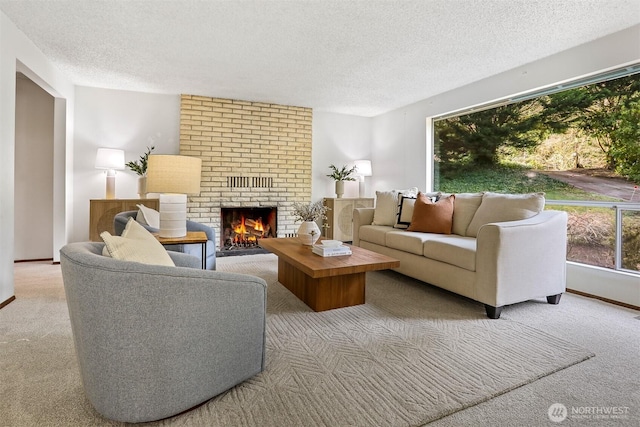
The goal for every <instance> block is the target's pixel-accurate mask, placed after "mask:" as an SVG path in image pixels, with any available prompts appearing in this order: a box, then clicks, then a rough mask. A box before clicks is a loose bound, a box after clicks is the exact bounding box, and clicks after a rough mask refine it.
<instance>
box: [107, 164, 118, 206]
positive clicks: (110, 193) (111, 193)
mask: <svg viewBox="0 0 640 427" xmlns="http://www.w3.org/2000/svg"><path fill="white" fill-rule="evenodd" d="M105 198H106V199H115V198H116V171H115V170H113V169H109V170H108V171H107V186H106V191H105Z"/></svg>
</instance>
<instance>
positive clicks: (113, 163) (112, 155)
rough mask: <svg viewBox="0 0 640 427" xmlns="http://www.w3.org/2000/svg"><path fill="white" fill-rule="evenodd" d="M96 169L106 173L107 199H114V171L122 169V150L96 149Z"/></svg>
mask: <svg viewBox="0 0 640 427" xmlns="http://www.w3.org/2000/svg"><path fill="white" fill-rule="evenodd" d="M95 167H96V169H105V170H106V173H107V188H106V196H105V198H107V199H115V198H116V170H123V169H124V150H117V149H114V148H98V152H97V153H96V164H95Z"/></svg>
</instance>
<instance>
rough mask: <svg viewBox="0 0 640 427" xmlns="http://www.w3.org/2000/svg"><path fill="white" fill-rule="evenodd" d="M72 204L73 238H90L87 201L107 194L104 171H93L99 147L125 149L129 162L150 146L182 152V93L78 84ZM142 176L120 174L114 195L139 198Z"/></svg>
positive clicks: (165, 151)
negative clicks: (174, 93)
mask: <svg viewBox="0 0 640 427" xmlns="http://www.w3.org/2000/svg"><path fill="white" fill-rule="evenodd" d="M75 101H76V106H77V107H76V117H75V141H76V145H75V150H74V156H75V167H74V171H73V180H74V204H73V211H74V214H75V221H74V224H73V232H72V237H71V240H72V241H85V240H89V200H91V199H103V198H104V197H105V178H106V177H105V173H104V171H101V170H98V169H95V167H94V165H95V159H96V151H97V150H98V148H100V147H105V148H119V149H122V150H125V162H129V161H136V160H139V158H140V156H141V155H142V154H144V153H145V152H146V151H147V146H149V147H150V146H155V150H154V151H153V153H154V154H178V153H179V150H180V146H179V141H180V96H179V95H158V94H150V93H140V92H129V91H120V90H110V89H97V88H90V87H80V86H78V87H76V96H75ZM137 191H138V176H137V175H136V174H135V173H134V172H132V171H131V170H129V169H128V168H127V169H125V170H123V171H118V172H117V174H116V197H117V198H119V199H126V198H138V194H137Z"/></svg>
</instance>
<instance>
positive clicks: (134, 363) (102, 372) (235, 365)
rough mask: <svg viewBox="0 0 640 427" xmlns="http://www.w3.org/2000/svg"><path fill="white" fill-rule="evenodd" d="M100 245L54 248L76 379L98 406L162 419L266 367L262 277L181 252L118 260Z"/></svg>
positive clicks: (120, 416)
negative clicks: (159, 261)
mask: <svg viewBox="0 0 640 427" xmlns="http://www.w3.org/2000/svg"><path fill="white" fill-rule="evenodd" d="M103 247H104V244H103V243H97V242H89V243H71V244H68V245H66V246H64V247H63V248H62V249H61V250H60V255H61V256H60V264H61V267H62V277H63V281H64V288H65V292H66V299H67V304H68V308H69V317H70V320H71V327H72V332H73V339H74V344H75V349H76V353H77V359H78V363H79V368H80V374H81V378H82V384H83V387H84V390H85V393H86V395H87V397H88V399H89V401H90V402H91V404H92V405H93V406H94V408H95V409H96V410H97V411H98V412H99V413H100V414H102V415H103V416H104V417H106V418H109V419H113V420H117V421H124V422H143V421H152V420H158V419H162V418H166V417H169V416H172V415H175V414H178V413H180V412H183V411H186V410H188V409H190V408H193V407H194V406H196V405H199V404H200V403H202V402H205V401H207V400H209V399H210V398H212V397H214V396H216V395H218V394H220V393H222V392H223V391H225V390H227V389H229V388H231V387H233V386H235V385H236V384H239V383H241V382H242V381H244V380H246V379H248V378H250V377H252V376H254V375H256V374H257V373H259V372H261V371H262V370H263V369H264V364H265V320H266V318H265V313H266V290H267V289H266V282H265V281H264V280H262V279H260V278H258V277H253V276H248V275H244V274H231V273H223V272H217V271H207V270H201V269H200V266H201V262H200V260H199V259H198V258H196V257H194V256H191V255H188V254H182V253H177V252H169V254H170V256H171V258H172V260H173V261H174V263H175V264H176V266H177V267H165V266H154V265H146V264H140V263H137V262H130V261H120V260H116V259H113V258H110V257H105V256H103V255H102V249H103ZM185 267H190V268H185Z"/></svg>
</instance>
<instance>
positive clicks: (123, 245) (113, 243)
mask: <svg viewBox="0 0 640 427" xmlns="http://www.w3.org/2000/svg"><path fill="white" fill-rule="evenodd" d="M100 237H102V240H103V241H104V243H105V248H106V249H107V252H108V254H109V256H110V257H112V258H114V259H119V260H122V261H135V262H140V263H142V264H153V265H166V266H175V264H174V263H173V260H172V259H171V257H170V256H169V254H168V253H167V250H166V249H165V248H164V247H163V246H162V244H160V242H159V241H158V239H156V238H155V237H154V236H153V235H152V234H151V233H149V231H147V230H146V229H145V228H144V227H143V226H142V225H140V224H139V223H138V222H137V221H136V220H134V219H133V217H131V218H129V221H128V222H127V226H126V227H125V228H124V231H123V232H122V235H121V236H112V235H111V233H109V232H108V231H103V232H102V233H101V234H100Z"/></svg>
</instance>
